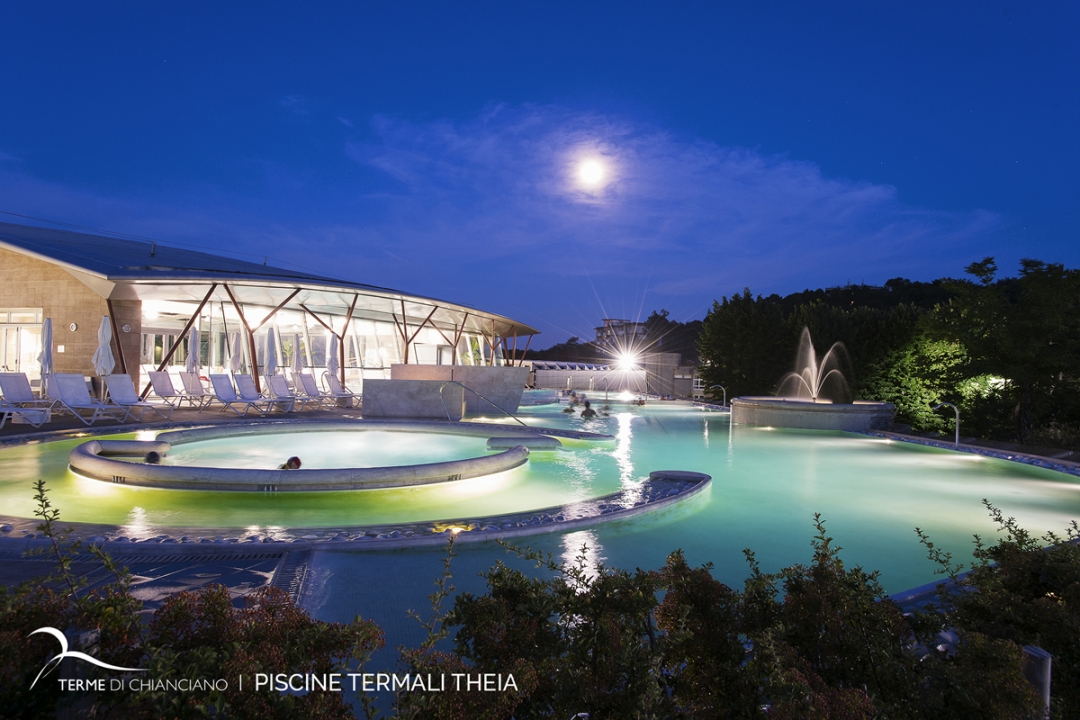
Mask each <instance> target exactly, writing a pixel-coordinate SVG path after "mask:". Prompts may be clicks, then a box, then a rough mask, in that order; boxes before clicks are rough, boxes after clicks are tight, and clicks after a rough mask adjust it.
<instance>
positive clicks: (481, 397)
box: [439, 380, 529, 427]
mask: <svg viewBox="0 0 1080 720" xmlns="http://www.w3.org/2000/svg"><path fill="white" fill-rule="evenodd" d="M447 385H460V386H461V388H462V390H468V391H469V392H471V393H472V394H473V395H475V396H476V397H478V398H480V399H481V400H483V401H484V402H486V403H487V404H489V405H491V407H493V408H495V409H496V410H499V411H500V412H502V413H503V414H505V415H506V416H507V417H509V418H512V419H513V420H514V421H515V422H517V423H518V424H519V425H521V426H522V427H529V426H528V425H527V424H526V423H524V422H522V421H521V418H519V417H518V416H517V415H515V414H514V413H512V412H510V411H509V410H507V409H506V408H503V407H500V406H499V405H496V404H495V403H494V402H493V401H491V400H489V399H488V398H486V397H484V396H483V395H481V394H480V393H478V392H476V391H475V390H473V389H472V388H471V387H469V386H468V385H465V384H463V383H460V382H458V381H457V380H447V381H446V382H444V383H443V384H442V385H440V386H439V399H440V400H442V404H443V411H444V412H445V413H446V419H447V420H451V421H452V420H453V418H451V417H450V408H448V407H446V398H445V397H444V396H443V390H444V389H445V388H446V386H447Z"/></svg>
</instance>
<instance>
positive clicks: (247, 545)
mask: <svg viewBox="0 0 1080 720" xmlns="http://www.w3.org/2000/svg"><path fill="white" fill-rule="evenodd" d="M711 482H712V477H711V476H709V475H706V474H704V473H698V472H687V471H681V470H658V471H656V472H652V473H649V477H648V479H646V480H642V481H641V482H640V483H638V484H636V485H634V486H632V487H629V488H626V489H623V490H620V491H618V492H614V493H611V494H608V495H604V496H601V497H598V498H593V499H591V500H583V501H580V502H575V503H571V504H567V505H561V506H558V507H550V508H544V509H542V510H530V511H526V512H518V513H509V514H505V515H496V516H487V517H474V518H459V519H451V520H434V521H428V522H417V523H396V524H388V525H369V526H361V527H329V528H294V529H287V530H277V531H275V535H274V536H269V535H248V536H247V537H243V536H242V534H240V531H238V530H237V529H231V530H213V529H209V528H171V529H170V533H171V534H163V535H155V536H154V537H147V538H138V537H128V536H127V535H124V534H122V531H121V529H120V528H117V527H115V526H104V525H92V524H89V523H65V526H68V525H71V526H72V528H73V530H74V535H75V537H78V538H81V539H82V540H83V541H86V542H89V543H92V544H94V545H97V546H100V547H104V548H105V549H106V550H108V551H109V552H116V553H123V554H124V556H125V557H133V556H135V555H141V554H147V555H152V556H155V557H164V556H165V555H168V557H169V558H170V559H171V560H173V561H179V560H182V559H183V558H185V557H197V556H202V555H219V554H221V553H223V552H238V553H244V552H248V553H250V552H253V551H256V550H257V549H262V548H268V547H274V548H279V547H280V548H285V549H288V550H290V551H291V550H303V549H315V548H318V549H341V550H359V549H365V550H366V549H371V550H382V549H386V550H393V549H398V548H409V547H417V546H437V545H445V544H446V543H447V541H448V540H449V538H450V536H454V538H455V540H456V541H457V542H483V541H490V540H499V539H509V538H516V537H524V536H528V535H538V534H542V533H552V532H569V531H573V530H579V529H581V528H586V527H591V526H594V525H599V524H601V523H606V522H612V521H616V520H624V519H628V518H632V517H634V516H637V515H641V514H644V513H650V512H655V511H657V510H661V509H663V508H667V507H671V506H673V505H675V504H677V503H681V502H683V501H685V500H687V499H689V498H692V497H694V496H696V495H698V494H699V493H701V492H702V491H703V490H705V489H706V488H708V487H709V485H710V484H711ZM0 520H2V521H4V524H2V525H0V556H2V554H3V552H4V551H5V550H7V551H17V552H20V553H21V552H26V551H29V550H33V549H35V548H41V547H47V546H48V545H49V541H48V540H46V539H44V538H43V537H42V536H41V535H40V533H38V532H36V531H35V528H36V525H35V523H36V521H31V520H24V519H15V518H4V517H2V516H0Z"/></svg>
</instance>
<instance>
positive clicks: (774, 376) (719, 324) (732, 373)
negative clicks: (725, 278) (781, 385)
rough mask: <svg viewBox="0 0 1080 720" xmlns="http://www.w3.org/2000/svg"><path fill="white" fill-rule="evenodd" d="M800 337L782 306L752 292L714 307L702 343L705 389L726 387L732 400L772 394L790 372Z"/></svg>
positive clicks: (702, 370) (706, 318)
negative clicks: (793, 330)
mask: <svg viewBox="0 0 1080 720" xmlns="http://www.w3.org/2000/svg"><path fill="white" fill-rule="evenodd" d="M797 337H798V336H797V335H795V334H793V333H792V332H791V328H790V326H789V324H788V323H786V322H785V317H784V311H783V308H781V306H780V305H779V303H777V302H775V301H773V300H772V299H770V298H762V297H761V296H760V295H759V296H758V297H757V298H755V297H754V296H753V295H751V294H750V289H749V288H747V289H745V290H743V293H742V295H734V296H732V297H730V298H727V297H725V298H724V299H723V300H722V301H720V302H713V307H712V310H710V311H709V313H708V314H707V315H706V316H705V322H704V323H703V324H702V330H701V339H700V340H699V341H698V347H699V349H700V353H701V359H702V361H703V363H704V364H703V366H702V367H701V369H700V374H701V377H702V379H703V380H704V383H705V387H710V386H712V385H722V386H723V387H725V388H726V389H727V395H728V397H729V398H733V397H739V396H741V395H765V394H768V393H770V392H772V390H773V388H774V387H775V386H776V383H777V382H778V381H779V380H780V377H781V376H782V375H783V374H784V373H785V372H787V371H788V370H790V369H791V365H792V359H793V358H794V356H795V347H796V346H797Z"/></svg>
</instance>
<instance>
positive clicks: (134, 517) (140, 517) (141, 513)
mask: <svg viewBox="0 0 1080 720" xmlns="http://www.w3.org/2000/svg"><path fill="white" fill-rule="evenodd" d="M120 530H121V532H122V533H123V534H124V535H127V536H128V537H130V538H135V539H141V538H148V537H153V536H154V535H156V534H157V529H156V528H155V527H154V526H153V525H151V524H150V522H149V521H148V520H147V518H146V511H145V510H143V509H142V508H141V507H139V506H138V505H136V506H135V507H133V508H131V512H130V513H128V516H127V520H126V521H125V522H124V524H123V525H121V526H120Z"/></svg>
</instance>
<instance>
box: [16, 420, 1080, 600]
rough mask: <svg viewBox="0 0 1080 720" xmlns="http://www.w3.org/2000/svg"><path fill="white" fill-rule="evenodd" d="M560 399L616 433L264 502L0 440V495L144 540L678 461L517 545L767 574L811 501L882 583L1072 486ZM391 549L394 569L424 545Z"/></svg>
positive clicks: (372, 450)
mask: <svg viewBox="0 0 1080 720" xmlns="http://www.w3.org/2000/svg"><path fill="white" fill-rule="evenodd" d="M560 410H561V408H560V407H559V406H553V405H541V406H533V407H526V408H523V410H522V413H521V415H522V417H523V418H525V419H526V421H527V422H528V423H529V424H534V425H541V426H548V427H562V428H575V429H583V430H590V431H594V432H603V433H609V434H611V435H614V436H615V438H616V439H615V440H614V441H611V442H606V443H600V444H590V443H586V442H569V443H567V445H566V448H565V449H564V450H562V451H560V452H554V453H534V454H533V456H532V459H531V460H530V462H529V463H528V464H527V465H525V466H523V467H520V468H517V469H515V470H512V471H509V472H506V473H501V474H499V475H494V476H489V477H486V478H476V479H473V480H466V481H463V482H460V483H449V484H446V485H443V486H436V487H430V488H417V489H399V490H375V491H363V492H351V493H347V492H346V493H297V494H287V495H284V494H283V495H277V496H274V495H270V496H267V495H259V494H255V493H215V494H211V493H198V492H186V491H171V490H153V489H140V488H125V487H118V486H114V485H111V484H107V483H101V482H98V481H94V480H88V479H85V478H80V477H77V476H75V475H73V474H71V473H70V472H69V471H68V470H67V466H66V458H67V453H68V451H69V450H70V449H71V448H72V447H73V446H74V445H75V444H77V442H79V441H64V442H58V443H46V444H40V445H32V446H21V447H15V448H8V449H4V450H0V471H2V474H0V504H2V506H3V508H4V510H3V511H2V512H3V513H4V514H8V515H16V516H29V515H30V514H31V513H32V509H33V508H32V499H31V491H30V484H31V483H32V482H33V481H34V480H35V479H36V478H38V477H45V478H46V479H48V480H49V483H50V485H51V486H52V488H53V491H52V496H51V497H52V500H53V502H54V504H55V505H56V506H57V507H59V508H60V509H61V511H62V513H63V518H64V519H65V520H68V521H87V522H108V523H115V524H118V525H122V526H124V527H125V528H127V529H129V531H130V532H131V533H133V534H146V535H153V534H156V533H157V532H160V531H162V530H167V529H168V528H169V527H176V526H218V527H238V528H245V529H248V530H251V531H254V532H258V531H263V532H271V531H272V530H273V529H274V528H281V527H295V526H335V525H343V524H368V523H383V522H405V521H416V520H423V519H450V518H459V517H469V516H475V515H484V514H495V513H501V512H511V511H523V510H530V509H538V508H542V507H548V506H552V505H558V504H563V503H566V502H570V501H573V500H575V499H581V498H587V497H593V496H598V495H603V494H606V493H609V492H613V491H615V490H618V489H620V488H624V487H627V486H632V485H634V484H635V483H637V482H639V481H640V480H641V479H642V478H644V477H647V476H648V474H649V472H651V471H653V470H669V469H678V470H694V471H699V472H705V473H708V474H710V475H712V476H713V483H712V487H711V488H710V489H708V490H707V491H706V492H705V493H704V494H702V495H701V496H699V497H697V498H694V499H691V500H688V501H687V502H686V503H685V504H684V505H681V506H677V507H674V508H672V509H669V510H666V511H661V512H659V513H657V514H655V515H646V516H643V517H638V518H634V519H630V520H626V521H621V522H614V523H611V524H608V525H604V526H600V527H597V528H594V529H592V530H589V531H584V532H576V533H569V534H557V535H552V536H541V537H535V538H531V539H530V540H529V543H528V544H529V545H531V546H533V547H534V548H538V549H543V550H548V551H551V552H552V553H554V554H555V555H557V556H559V557H565V558H567V559H569V558H572V557H573V556H574V555H576V554H577V552H578V550H579V549H580V547H581V545H582V544H588V545H589V546H590V551H589V554H590V557H591V558H592V559H594V560H603V561H605V562H607V563H609V564H613V565H617V566H621V567H628V568H633V567H642V568H653V567H657V566H659V565H661V564H662V563H663V561H664V558H665V556H666V555H667V554H668V553H669V552H670V551H671V550H673V549H675V548H682V549H684V551H685V552H686V554H687V556H688V559H689V560H690V561H691V562H693V563H703V562H706V561H710V562H713V563H714V564H715V566H716V571H715V572H716V574H717V576H718V577H720V578H722V579H724V580H725V581H728V582H739V581H741V580H742V579H743V578H744V577H745V575H746V568H745V563H744V561H743V558H742V552H741V551H742V549H743V548H744V547H749V548H752V549H754V550H755V551H756V552H757V555H758V558H759V560H760V561H761V562H762V565H763V567H765V568H766V569H776V568H778V567H781V566H783V565H785V564H789V563H792V562H803V561H806V560H808V559H809V557H810V545H809V543H810V538H811V537H812V535H813V528H812V525H811V522H812V518H813V513H814V512H820V513H821V514H822V515H823V517H824V518H825V520H826V522H827V527H828V530H829V532H830V534H831V535H833V536H834V537H835V538H836V539H837V541H838V543H839V544H840V545H841V546H843V547H844V548H845V550H844V553H843V557H844V558H845V560H846V561H847V562H849V563H852V564H861V565H864V566H865V567H868V568H876V569H880V570H881V571H882V573H883V580H884V582H885V585H886V587H887V588H889V589H891V590H894V591H895V590H899V589H903V588H905V587H910V586H914V585H919V584H922V583H925V582H929V581H930V580H932V579H933V574H932V573H933V569H934V568H933V566H932V565H931V564H930V563H929V561H927V560H926V559H925V552H924V551H923V549H922V547H921V546H920V545H919V544H918V542H917V539H916V537H915V533H914V528H915V527H916V526H919V527H922V528H923V529H924V530H926V531H927V532H929V533H930V534H931V535H932V537H933V538H934V540H935V541H936V542H938V543H939V544H942V545H943V546H945V547H946V548H947V549H949V550H952V551H953V552H954V554H956V555H957V556H958V557H961V558H966V557H967V556H968V555H969V548H970V541H971V536H972V534H974V533H979V534H981V535H983V536H990V535H993V531H994V527H993V525H992V524H991V523H990V521H989V518H988V516H987V514H986V511H985V509H984V508H983V507H982V505H981V503H980V500H981V499H982V498H988V499H989V500H990V501H991V502H993V503H994V504H995V505H997V506H998V507H1000V508H1001V509H1002V510H1003V511H1004V512H1005V513H1006V514H1009V515H1013V516H1015V517H1016V518H1017V519H1018V520H1019V521H1020V522H1021V523H1022V524H1023V525H1025V526H1026V527H1028V528H1030V529H1032V530H1034V531H1037V532H1043V531H1045V530H1056V531H1061V530H1062V529H1063V528H1064V527H1065V526H1066V524H1067V523H1068V522H1069V521H1070V520H1071V519H1074V518H1078V517H1080V480H1078V479H1077V478H1074V477H1071V476H1067V475H1063V474H1060V473H1055V472H1052V471H1049V470H1043V469H1040V468H1034V467H1030V466H1026V465H1020V464H1017V463H1010V462H1006V461H1000V460H993V459H988V458H983V457H980V456H972V455H965V454H957V453H953V452H950V451H945V450H938V449H932V448H926V447H922V446H916V445H910V444H905V443H893V442H888V441H884V440H878V439H872V438H867V437H863V436H858V435H847V434H843V433H823V432H812V431H796V430H767V429H763V428H750V427H743V426H736V427H731V426H729V423H728V420H727V416H726V415H724V414H719V413H709V412H703V411H701V410H698V409H695V408H691V407H689V406H688V405H685V404H676V403H653V404H650V405H648V406H646V407H635V406H613V412H612V415H611V416H610V417H606V418H597V419H594V420H589V421H583V420H581V419H580V418H578V417H570V416H567V415H566V414H564V413H562V412H560ZM489 420H490V421H491V422H495V420H494V419H489ZM345 435H350V436H356V435H359V436H363V435H366V433H351V434H350V433H346V434H345ZM125 437H132V436H130V435H129V436H125ZM483 445H484V441H483V439H478V438H464V437H456V436H440V435H424V436H419V437H418V436H408V435H404V436H400V437H389V438H385V437H378V436H376V434H374V433H372V434H371V435H370V436H369V437H366V438H363V437H349V438H342V437H338V438H334V437H331V436H326V437H319V436H315V435H311V436H306V435H289V436H280V437H274V436H254V437H251V438H243V439H239V438H236V439H231V440H228V441H220V442H214V443H199V444H198V445H194V444H193V445H190V446H187V447H185V448H181V447H178V448H177V452H176V454H175V455H174V456H173V458H172V460H171V461H172V462H191V463H199V462H205V461H207V460H208V459H211V458H215V462H217V460H222V461H224V459H225V457H226V456H231V457H232V458H233V459H234V461H235V459H236V458H242V463H243V464H249V466H250V465H256V466H264V467H272V466H276V465H277V464H280V463H281V462H283V459H284V457H288V456H289V455H299V456H300V457H301V458H302V459H303V460H304V462H305V465H306V466H314V463H316V462H318V463H320V464H326V465H327V466H333V465H336V464H341V463H342V462H344V460H346V459H348V458H360V461H359V462H361V463H362V462H373V463H376V464H378V463H381V462H382V459H381V458H389V459H398V462H402V463H404V462H435V461H437V460H441V459H457V458H459V457H469V456H474V455H482V454H484V451H483ZM462 552H463V555H467V556H468V557H470V558H474V559H475V562H476V563H477V565H478V566H483V565H484V563H487V564H490V562H489V561H491V562H493V561H494V559H495V558H497V557H503V551H502V550H501V549H499V548H497V547H494V546H491V545H488V544H483V545H478V546H476V547H466V546H462ZM390 557H394V558H397V559H396V560H394V561H393V562H394V563H396V564H402V563H404V565H407V564H408V563H409V562H413V561H415V562H421V561H422V558H424V557H428V555H427V554H425V553H424V552H420V551H409V552H408V553H393V554H391V555H390ZM409 558H412V559H409Z"/></svg>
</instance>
